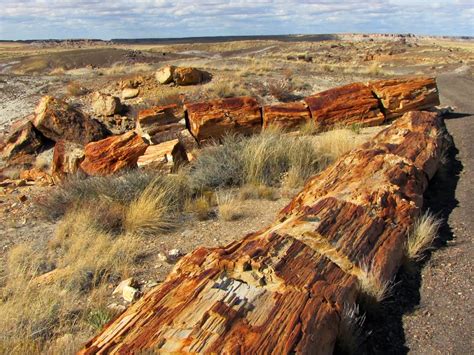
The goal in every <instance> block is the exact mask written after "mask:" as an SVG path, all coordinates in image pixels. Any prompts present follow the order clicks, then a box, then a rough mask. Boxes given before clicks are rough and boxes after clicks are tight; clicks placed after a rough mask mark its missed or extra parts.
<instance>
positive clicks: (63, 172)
mask: <svg viewBox="0 0 474 355" xmlns="http://www.w3.org/2000/svg"><path fill="white" fill-rule="evenodd" d="M83 160H84V147H83V146H82V145H80V144H77V143H73V142H68V141H64V140H60V141H58V142H57V143H56V145H55V146H54V153H53V163H52V166H51V176H52V177H53V179H54V180H56V181H60V180H63V179H64V178H65V177H67V176H70V175H74V174H76V173H77V172H78V171H79V169H80V165H81V163H82V161H83Z"/></svg>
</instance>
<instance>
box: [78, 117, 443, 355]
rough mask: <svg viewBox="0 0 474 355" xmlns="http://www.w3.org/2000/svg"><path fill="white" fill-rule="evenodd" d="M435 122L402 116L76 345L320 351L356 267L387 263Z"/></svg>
mask: <svg viewBox="0 0 474 355" xmlns="http://www.w3.org/2000/svg"><path fill="white" fill-rule="evenodd" d="M443 127H444V126H443V122H442V120H441V119H440V118H439V117H436V115H435V114H432V113H425V112H412V113H409V114H406V115H405V116H403V117H402V118H400V119H399V120H398V121H397V122H395V123H394V124H393V125H392V126H390V127H388V128H387V129H385V130H383V131H382V132H381V133H379V134H378V135H377V137H376V138H375V139H374V140H373V141H372V142H370V143H367V144H365V145H364V146H362V147H361V148H359V149H356V150H354V151H352V152H349V153H348V154H346V155H345V156H343V157H341V158H340V159H339V160H338V161H337V162H336V163H335V164H334V165H333V166H331V167H330V168H329V169H328V170H326V171H324V172H322V173H321V174H319V175H317V176H315V177H314V178H313V179H312V180H311V181H310V182H309V183H308V184H307V185H306V186H305V188H304V189H303V190H302V191H301V193H300V194H299V195H298V196H297V197H295V198H294V199H293V200H292V201H291V202H290V203H289V205H288V206H287V207H286V208H285V209H283V210H282V211H281V213H280V217H279V219H278V220H277V221H276V222H275V223H274V224H273V225H271V226H270V227H268V228H266V229H264V230H262V231H260V232H257V233H253V234H250V235H248V236H246V237H245V238H244V239H242V240H241V241H238V242H234V243H231V244H230V245H228V246H226V247H223V248H214V249H207V248H199V249H197V250H195V251H194V252H193V253H191V254H189V255H188V256H186V257H184V258H183V259H181V261H180V262H179V263H178V264H177V265H176V267H175V268H174V270H173V271H172V272H171V274H170V275H169V276H168V278H167V279H166V280H165V282H164V283H163V284H162V285H160V286H158V287H156V288H155V289H153V290H152V291H151V292H149V293H148V294H147V295H146V296H145V297H144V298H143V299H141V300H140V301H138V302H137V303H136V304H135V305H133V306H132V307H130V308H129V309H128V310H127V311H126V312H125V313H123V314H122V315H121V316H119V317H118V318H117V319H116V320H115V321H114V322H112V323H110V324H109V325H108V326H106V328H105V329H104V330H103V331H102V333H101V334H100V335H98V336H96V337H95V338H94V339H92V340H91V341H89V342H88V343H87V344H86V347H85V348H84V349H83V350H82V351H81V353H83V354H93V353H106V352H107V353H109V352H111V353H115V352H120V353H130V352H140V351H141V350H144V349H152V350H153V351H157V352H164V353H169V352H193V353H222V352H223V353H292V352H297V353H311V354H330V353H332V351H333V349H334V344H335V341H336V339H337V336H338V333H339V327H340V324H341V312H342V311H343V309H344V307H347V305H350V304H352V303H353V302H355V300H356V297H357V294H358V293H359V292H360V291H359V287H358V279H360V278H361V277H364V275H365V274H366V273H367V270H366V268H365V267H364V265H369V266H370V268H371V269H370V272H373V273H374V275H375V276H376V277H378V278H379V279H380V280H381V281H385V280H390V279H391V278H392V277H393V276H394V275H395V273H396V271H397V268H398V266H399V264H400V260H401V258H402V254H403V249H404V248H403V247H404V242H405V238H406V235H407V232H408V230H409V228H410V226H411V225H412V224H413V222H414V220H415V218H416V217H417V216H418V215H419V213H420V207H421V205H422V201H423V200H422V194H423V192H424V190H425V188H426V186H427V182H428V178H429V177H431V176H432V173H433V171H434V170H436V168H437V166H438V165H439V161H440V157H441V153H442V150H443V148H444V145H445V144H446V141H445V138H444V135H443V133H444V131H443ZM413 139H417V140H418V141H419V142H418V143H417V144H411V143H412V142H413Z"/></svg>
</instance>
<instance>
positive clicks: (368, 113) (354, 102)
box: [305, 83, 385, 127]
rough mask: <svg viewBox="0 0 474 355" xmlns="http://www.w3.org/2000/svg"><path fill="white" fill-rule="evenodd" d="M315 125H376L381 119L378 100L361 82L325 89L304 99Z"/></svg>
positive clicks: (382, 116)
mask: <svg viewBox="0 0 474 355" xmlns="http://www.w3.org/2000/svg"><path fill="white" fill-rule="evenodd" d="M305 102H306V103H307V104H308V106H309V109H310V111H311V116H312V117H313V120H314V121H315V122H316V124H317V125H318V126H321V127H331V126H336V125H343V126H346V125H351V124H361V125H365V126H375V125H379V124H381V123H382V122H383V121H384V119H385V118H384V115H383V113H382V112H381V111H380V107H379V102H378V99H377V98H376V97H375V96H374V95H373V93H372V91H371V90H370V89H369V88H368V87H367V86H366V85H364V84H362V83H353V84H348V85H344V86H340V87H337V88H334V89H329V90H326V91H323V92H320V93H318V94H315V95H313V96H309V97H307V98H305Z"/></svg>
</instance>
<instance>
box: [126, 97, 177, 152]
mask: <svg viewBox="0 0 474 355" xmlns="http://www.w3.org/2000/svg"><path fill="white" fill-rule="evenodd" d="M183 129H186V122H185V120H184V109H183V108H181V107H179V106H178V105H174V104H173V105H167V106H156V107H153V108H151V109H147V110H141V111H140V112H139V113H138V117H137V124H136V129H135V131H136V132H137V134H139V135H140V136H142V137H143V138H145V139H146V140H148V141H149V142H150V143H151V144H158V143H162V142H165V141H169V140H172V139H176V138H178V133H179V132H180V131H182V130H183Z"/></svg>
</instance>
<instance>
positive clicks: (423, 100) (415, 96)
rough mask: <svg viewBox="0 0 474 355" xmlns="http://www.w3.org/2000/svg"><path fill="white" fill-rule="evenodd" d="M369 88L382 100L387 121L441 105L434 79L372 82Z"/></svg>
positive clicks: (416, 78) (421, 78)
mask: <svg viewBox="0 0 474 355" xmlns="http://www.w3.org/2000/svg"><path fill="white" fill-rule="evenodd" d="M369 87H370V89H371V90H372V91H373V92H374V94H375V95H376V96H377V97H378V98H379V99H380V101H381V103H382V105H383V109H384V113H385V116H386V117H387V119H393V118H396V117H398V116H401V115H402V114H404V113H405V112H408V111H412V110H425V109H428V108H431V107H434V106H436V105H439V93H438V88H437V86H436V80H435V79H434V78H428V77H415V78H413V77H410V78H403V79H393V80H379V81H372V82H370V83H369Z"/></svg>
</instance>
